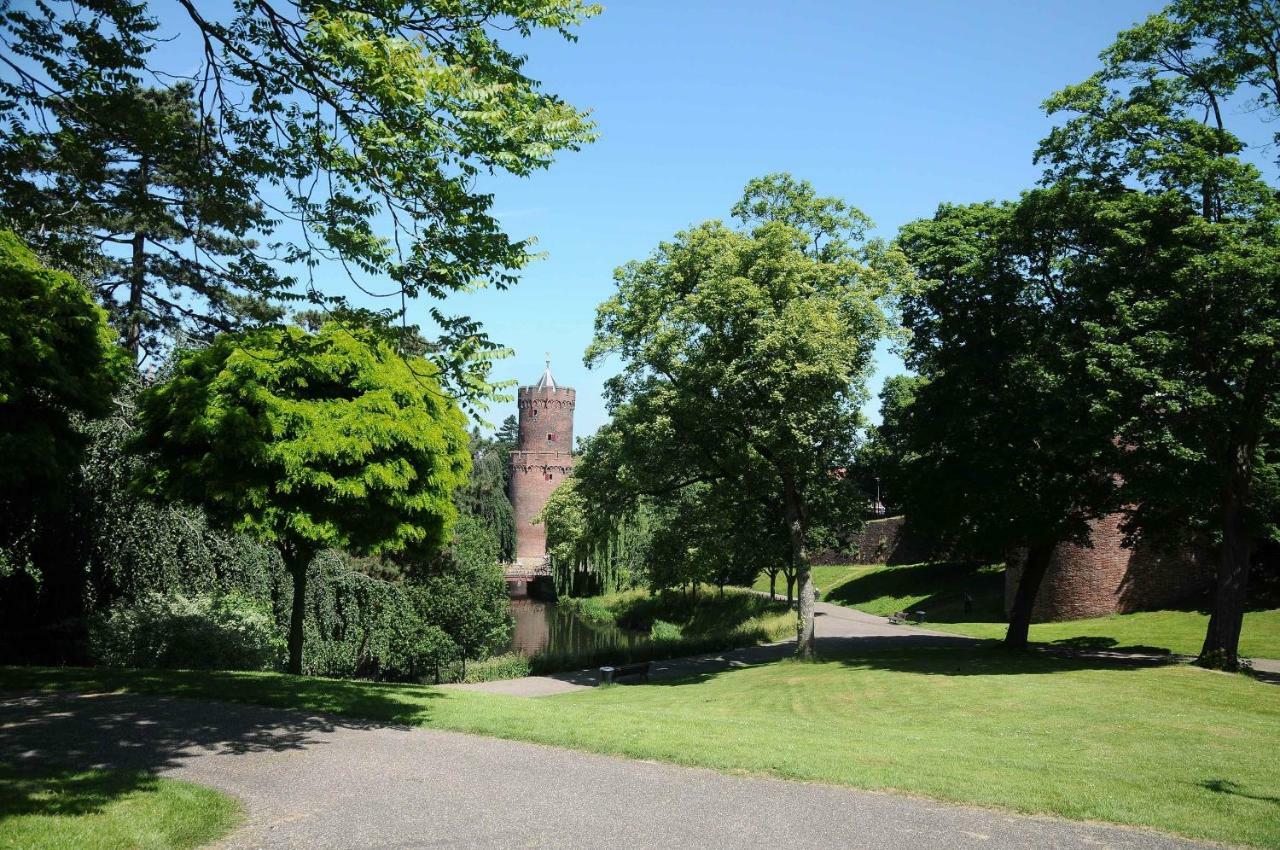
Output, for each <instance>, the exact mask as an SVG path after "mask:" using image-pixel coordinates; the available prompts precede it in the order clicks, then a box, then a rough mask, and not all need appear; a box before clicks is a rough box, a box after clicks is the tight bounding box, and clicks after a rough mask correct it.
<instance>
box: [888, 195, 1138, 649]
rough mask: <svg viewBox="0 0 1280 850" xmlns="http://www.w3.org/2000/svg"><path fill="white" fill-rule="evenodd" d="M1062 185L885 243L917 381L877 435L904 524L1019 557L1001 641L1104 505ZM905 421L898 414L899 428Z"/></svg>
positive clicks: (1104, 464)
mask: <svg viewBox="0 0 1280 850" xmlns="http://www.w3.org/2000/svg"><path fill="white" fill-rule="evenodd" d="M1061 202H1062V198H1061V197H1057V196H1051V195H1048V194H1046V193H1031V194H1028V195H1027V196H1025V197H1024V198H1023V200H1022V201H1021V202H1020V203H1018V204H1014V203H1005V204H995V203H981V204H971V205H967V206H954V205H945V204H944V205H943V206H941V207H940V208H939V209H938V212H937V213H936V214H935V215H934V216H933V218H931V219H924V220H921V221H917V222H913V223H910V224H908V225H906V226H905V227H904V228H903V229H902V232H901V234H900V235H899V239H898V242H899V244H900V246H901V248H902V250H903V252H904V253H905V254H906V255H907V257H908V258H909V259H910V261H911V263H912V265H913V266H914V267H915V270H916V273H917V275H918V277H919V283H918V285H917V286H916V287H915V288H914V289H913V291H912V292H911V294H910V295H909V296H907V297H906V298H905V299H904V305H903V311H902V312H903V317H904V322H905V323H906V326H907V328H908V329H909V330H910V332H911V340H910V345H909V347H908V353H907V362H908V364H909V365H910V366H912V367H913V368H914V369H915V370H916V371H917V372H918V373H919V374H920V375H921V376H922V377H923V378H924V379H925V380H923V381H921V382H917V383H916V385H915V387H914V393H913V398H912V399H911V401H910V403H909V404H907V405H906V406H905V409H904V410H901V411H895V412H896V413H903V412H905V422H899V423H896V425H895V429H894V431H891V432H890V434H891V436H893V438H894V441H895V443H896V449H895V453H896V454H897V455H898V456H899V457H901V458H902V460H903V461H904V465H903V468H902V470H901V473H902V480H901V481H899V482H898V484H899V487H900V489H901V491H902V492H903V494H904V496H905V501H906V508H907V513H908V514H909V516H910V517H911V522H912V525H913V528H914V529H915V530H916V532H917V533H920V534H924V535H925V536H927V537H929V538H930V539H934V540H937V541H939V542H941V543H943V544H945V545H946V546H948V547H949V548H950V549H951V550H952V551H953V552H955V553H957V554H966V555H970V556H979V557H986V558H991V557H1001V556H1004V555H1006V554H1007V553H1013V552H1015V551H1020V554H1018V555H1016V556H1015V557H1021V558H1024V559H1025V563H1024V566H1023V569H1022V574H1021V580H1020V581H1019V584H1018V588H1017V591H1016V593H1015V597H1014V601H1013V606H1012V608H1011V610H1010V612H1009V630H1008V633H1007V636H1006V639H1005V640H1006V643H1007V644H1009V645H1010V646H1014V647H1022V646H1025V645H1026V643H1027V629H1028V626H1029V625H1030V622H1031V612H1032V608H1033V605H1034V602H1035V598H1036V594H1037V592H1038V590H1039V587H1040V583H1041V579H1042V578H1043V577H1044V574H1045V572H1046V570H1047V568H1048V566H1049V561H1050V558H1051V556H1052V554H1053V550H1054V549H1055V547H1057V546H1058V545H1059V544H1060V543H1063V542H1075V543H1081V544H1087V540H1088V523H1089V521H1090V520H1091V519H1094V518H1096V517H1098V516H1099V515H1101V514H1102V513H1104V512H1106V511H1108V510H1110V509H1112V507H1113V505H1114V492H1113V491H1114V487H1113V479H1112V474H1113V472H1114V471H1115V468H1116V466H1115V465H1116V463H1117V458H1116V450H1115V444H1114V440H1113V438H1114V430H1113V428H1112V427H1111V424H1110V423H1109V422H1108V421H1106V420H1105V419H1103V418H1101V417H1098V416H1096V415H1094V410H1093V406H1094V394H1095V392H1096V385H1095V382H1093V381H1092V380H1091V379H1090V375H1089V372H1088V369H1087V361H1086V358H1085V356H1084V350H1085V346H1086V344H1087V338H1086V335H1085V333H1084V332H1083V330H1082V328H1081V322H1080V302H1081V298H1080V294H1079V292H1078V290H1077V289H1075V288H1073V286H1071V285H1070V284H1069V283H1067V282H1065V281H1064V280H1063V278H1062V276H1061V274H1060V273H1059V265H1060V262H1059V261H1060V260H1061V256H1062V247H1061V245H1059V244H1058V243H1057V242H1056V240H1055V238H1054V236H1055V234H1056V232H1057V225H1056V222H1054V221H1049V222H1046V221H1044V219H1045V218H1046V217H1049V218H1052V211H1053V210H1055V209H1057V208H1058V207H1059V206H1060V205H1061ZM903 425H905V428H904V427H903Z"/></svg>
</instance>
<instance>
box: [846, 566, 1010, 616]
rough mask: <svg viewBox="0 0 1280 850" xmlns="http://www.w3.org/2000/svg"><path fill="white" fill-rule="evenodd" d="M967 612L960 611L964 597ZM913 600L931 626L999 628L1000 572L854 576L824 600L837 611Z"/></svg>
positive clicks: (954, 569)
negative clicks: (996, 625)
mask: <svg viewBox="0 0 1280 850" xmlns="http://www.w3.org/2000/svg"><path fill="white" fill-rule="evenodd" d="M966 596H967V597H969V600H970V604H971V606H972V607H971V610H969V611H966V610H965V597H966ZM885 597H888V598H894V599H903V598H916V599H918V601H915V602H911V603H909V607H910V609H911V610H913V611H924V612H925V613H926V614H927V616H928V620H929V621H931V622H935V623H1003V622H1004V621H1005V617H1004V571H1003V569H1001V568H1000V567H996V566H991V565H983V564H974V563H953V562H940V563H930V564H920V565H917V566H910V567H890V568H889V569H885V570H880V571H878V572H874V573H868V574H867V575H862V576H856V577H854V578H851V579H849V580H848V581H846V582H844V583H843V584H839V585H836V586H835V587H833V588H832V589H831V590H829V591H827V592H826V593H824V594H823V598H824V600H825V601H827V602H834V603H836V604H837V605H850V606H855V607H857V606H863V605H866V604H867V603H869V602H871V601H873V600H876V599H881V598H885Z"/></svg>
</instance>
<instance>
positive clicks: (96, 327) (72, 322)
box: [0, 231, 127, 663]
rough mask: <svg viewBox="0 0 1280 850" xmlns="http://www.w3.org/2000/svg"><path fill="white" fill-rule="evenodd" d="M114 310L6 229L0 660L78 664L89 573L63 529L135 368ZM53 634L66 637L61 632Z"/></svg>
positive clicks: (0, 337) (0, 350) (0, 342)
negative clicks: (78, 484)
mask: <svg viewBox="0 0 1280 850" xmlns="http://www.w3.org/2000/svg"><path fill="white" fill-rule="evenodd" d="M113 336H114V335H113V334H112V333H111V330H110V327H109V326H108V325H107V317H106V313H105V312H104V311H103V310H102V309H101V308H100V307H98V306H97V305H96V304H94V301H93V296H92V294H91V293H90V292H89V291H88V290H87V289H86V288H85V287H84V286H83V285H82V284H81V283H80V282H78V281H77V280H76V279H75V278H73V277H72V276H71V275H69V274H66V273H65V272H61V271H56V270H53V269H50V268H48V267H46V266H45V265H43V264H42V263H41V262H40V261H39V260H38V259H37V258H36V257H35V255H34V254H33V253H32V252H31V251H30V250H28V249H27V247H26V246H25V245H23V244H22V242H21V241H20V240H19V239H18V238H17V237H16V236H15V235H14V234H13V233H10V232H7V231H0V629H2V631H3V634H0V643H2V644H3V647H2V648H0V656H2V657H5V658H8V659H9V660H24V661H29V660H31V659H32V658H33V657H36V658H40V659H42V660H44V661H46V662H60V663H66V662H67V661H69V660H81V659H80V658H78V657H77V655H76V652H75V650H74V649H71V648H69V647H68V645H67V644H68V641H65V640H63V641H60V640H57V638H58V637H64V638H66V637H71V642H74V636H70V635H68V634H67V632H68V624H69V623H71V622H72V621H74V620H75V619H76V618H77V617H79V616H80V614H81V613H82V611H81V603H82V601H83V600H82V594H81V591H82V589H83V576H82V571H83V565H82V564H81V563H80V562H79V558H80V556H81V554H82V553H81V552H80V551H79V549H78V546H77V545H76V544H77V541H75V540H74V539H69V538H73V536H72V535H68V534H67V533H66V531H67V530H68V527H69V525H70V517H71V516H72V515H73V504H72V503H73V501H74V500H73V499H72V498H71V494H72V493H73V491H74V483H73V482H74V478H75V475H76V470H77V468H78V466H79V465H80V463H81V461H82V459H83V449H84V444H85V442H86V440H85V432H84V429H83V427H82V426H83V424H84V422H85V420H87V419H94V418H98V417H101V416H103V415H105V414H106V413H108V412H109V411H110V409H111V398H112V392H113V390H114V388H115V387H116V386H118V384H119V381H120V380H121V378H122V377H123V375H124V372H125V371H126V369H127V364H126V358H125V357H124V356H123V354H122V352H121V350H120V349H119V348H118V347H117V346H116V345H115V343H114V340H113ZM50 627H57V628H60V629H61V634H60V635H55V634H54V633H53V631H52V630H51V629H50Z"/></svg>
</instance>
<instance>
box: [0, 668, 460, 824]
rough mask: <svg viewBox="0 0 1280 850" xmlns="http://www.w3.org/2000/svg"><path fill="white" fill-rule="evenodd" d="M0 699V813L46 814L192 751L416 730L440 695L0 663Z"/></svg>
mask: <svg viewBox="0 0 1280 850" xmlns="http://www.w3.org/2000/svg"><path fill="white" fill-rule="evenodd" d="M0 692H3V693H0V767H3V768H4V771H5V772H3V773H0V785H3V787H4V791H3V799H4V803H3V805H4V806H5V807H7V808H5V811H10V812H11V813H16V812H15V811H14V809H15V807H17V808H21V807H23V806H36V807H37V808H36V809H34V810H32V811H39V812H44V813H51V814H56V813H58V811H59V809H60V808H63V807H70V808H76V807H84V808H85V810H86V811H89V810H91V809H93V808H100V807H101V806H102V805H103V804H104V803H105V802H108V801H110V800H112V799H116V798H118V797H120V796H122V795H124V794H127V793H129V792H131V791H135V790H146V789H145V788H144V787H143V786H144V785H145V783H147V782H150V781H151V780H149V779H148V778H147V777H151V776H154V774H156V773H158V772H160V771H164V770H168V769H172V768H175V767H178V766H180V765H181V764H182V763H183V762H184V761H186V760H187V759H190V758H192V757H195V756H198V755H208V754H214V755H232V756H235V755H242V754H245V753H254V752H264V751H271V752H286V751H291V750H305V749H308V748H310V747H316V746H323V745H324V743H325V737H326V735H327V734H328V733H331V732H333V731H335V730H337V729H343V728H346V729H350V728H376V727H381V726H386V725H389V724H396V725H399V724H412V723H423V722H425V721H426V720H428V719H429V717H430V709H429V706H428V705H427V704H426V703H427V702H428V701H429V699H430V698H434V697H438V696H441V694H440V693H439V692H438V691H434V690H433V689H430V688H425V687H413V686H393V685H385V686H380V685H374V684H369V683H355V682H346V681H336V680H331V679H311V678H304V677H298V676H284V675H279V674H253V673H227V672H207V671H199V672H195V671H129V670H121V671H111V670H95V669H77V668H56V669H50V668H21V667H6V668H0ZM152 694H164V695H166V698H163V699H158V698H156V697H154V696H151V695H152ZM175 696H176V697H188V698H190V699H170V698H168V697H175ZM210 700H212V702H210ZM227 703H251V704H252V705H228V704H227ZM264 706H265V707H264ZM272 706H279V707H288V708H294V709H299V710H295V711H276V710H273V709H272V708H271V707H272ZM313 712H325V713H326V714H317V713H313ZM336 714H340V715H347V717H342V718H337V717H334V716H332V715H336ZM357 718H358V719H357ZM95 771H96V772H95ZM103 772H105V773H103ZM42 789H43V790H42ZM50 791H56V792H57V793H49V792H50ZM66 813H67V814H75V812H74V811H70V810H68V811H67V812H66Z"/></svg>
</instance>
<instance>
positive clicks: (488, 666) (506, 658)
mask: <svg viewBox="0 0 1280 850" xmlns="http://www.w3.org/2000/svg"><path fill="white" fill-rule="evenodd" d="M530 672H531V668H530V666H529V658H528V656H525V655H521V654H520V653H518V652H507V653H503V654H502V655H495V656H493V657H492V658H485V659H483V660H481V661H477V662H475V663H474V664H468V665H467V672H466V675H464V676H463V677H462V681H464V682H495V681H497V680H499V679H522V678H524V677H525V676H528V675H530Z"/></svg>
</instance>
